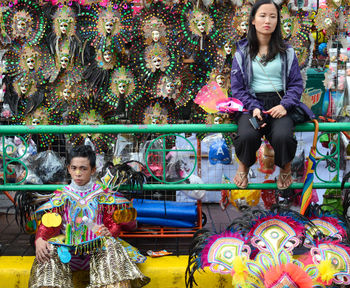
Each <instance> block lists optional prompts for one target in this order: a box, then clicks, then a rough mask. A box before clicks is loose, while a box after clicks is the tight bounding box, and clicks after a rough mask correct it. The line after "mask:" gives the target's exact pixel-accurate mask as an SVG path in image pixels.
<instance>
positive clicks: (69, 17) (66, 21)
mask: <svg viewBox="0 0 350 288" xmlns="http://www.w3.org/2000/svg"><path fill="white" fill-rule="evenodd" d="M75 17H76V16H75V12H74V11H73V9H72V8H71V7H69V6H66V5H63V6H58V8H57V11H56V13H55V14H54V15H53V23H52V24H53V32H54V33H55V35H56V37H58V38H65V37H74V36H75V35H76V20H75Z"/></svg>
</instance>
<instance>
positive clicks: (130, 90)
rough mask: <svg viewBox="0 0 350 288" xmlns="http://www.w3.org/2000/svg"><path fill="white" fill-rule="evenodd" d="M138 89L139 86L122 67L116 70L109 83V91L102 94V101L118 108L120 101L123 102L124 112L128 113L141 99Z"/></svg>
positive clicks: (131, 75)
mask: <svg viewBox="0 0 350 288" xmlns="http://www.w3.org/2000/svg"><path fill="white" fill-rule="evenodd" d="M139 89H140V84H139V83H138V81H137V79H136V78H135V76H134V75H133V73H132V72H131V70H129V69H127V68H126V67H124V66H121V67H119V68H118V69H116V70H115V71H114V72H113V74H112V76H111V78H110V81H109V89H108V91H107V93H105V94H104V96H103V97H104V100H105V101H106V102H107V103H109V104H110V105H113V106H115V107H118V105H119V104H120V101H125V110H126V111H128V110H129V109H130V107H132V106H133V105H134V104H135V103H136V102H137V101H138V100H139V98H140V97H141V95H140V94H138V93H137V91H138V90H139Z"/></svg>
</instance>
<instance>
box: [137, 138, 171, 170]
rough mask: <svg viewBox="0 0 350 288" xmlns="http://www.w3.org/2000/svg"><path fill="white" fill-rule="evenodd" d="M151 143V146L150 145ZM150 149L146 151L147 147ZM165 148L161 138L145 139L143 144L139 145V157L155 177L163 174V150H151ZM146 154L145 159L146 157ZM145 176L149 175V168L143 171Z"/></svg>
mask: <svg viewBox="0 0 350 288" xmlns="http://www.w3.org/2000/svg"><path fill="white" fill-rule="evenodd" d="M151 143H152V146H151V147H150V145H151ZM149 148H150V149H151V151H149V153H148V154H147V155H146V153H147V149H149ZM162 149H165V147H163V141H162V139H158V140H157V141H154V142H153V140H151V141H146V142H145V143H144V144H143V145H141V147H140V159H141V161H140V162H141V163H142V164H144V165H146V166H148V168H149V169H150V170H151V172H152V174H153V175H154V176H156V177H162V176H163V151H153V150H162ZM146 156H147V159H146ZM143 172H144V173H145V175H146V176H147V177H149V176H151V174H150V172H149V170H148V169H147V168H145V169H144V171H143Z"/></svg>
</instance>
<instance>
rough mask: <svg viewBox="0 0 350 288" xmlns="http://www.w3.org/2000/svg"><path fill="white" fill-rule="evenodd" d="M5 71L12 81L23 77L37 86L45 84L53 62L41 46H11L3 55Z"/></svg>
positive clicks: (53, 64) (52, 67)
mask: <svg viewBox="0 0 350 288" xmlns="http://www.w3.org/2000/svg"><path fill="white" fill-rule="evenodd" d="M4 58H5V61H6V67H7V68H6V71H7V73H8V75H9V76H10V77H14V80H17V79H19V78H20V77H22V76H23V75H26V76H27V77H29V78H31V79H34V80H35V81H36V82H38V83H39V84H45V83H46V79H47V78H49V76H50V73H51V71H52V69H54V67H55V62H54V59H53V58H52V56H51V55H50V53H49V51H48V50H47V49H45V47H41V46H28V45H24V46H22V47H19V46H18V45H13V46H12V47H11V49H9V50H7V52H6V53H5V55H4Z"/></svg>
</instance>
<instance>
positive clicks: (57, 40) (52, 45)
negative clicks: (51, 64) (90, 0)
mask: <svg viewBox="0 0 350 288" xmlns="http://www.w3.org/2000/svg"><path fill="white" fill-rule="evenodd" d="M55 9H56V10H55ZM51 11H53V12H52V13H50V14H49V17H50V18H52V31H51V32H50V33H48V36H47V37H46V41H47V44H48V47H49V49H50V53H51V54H52V55H54V56H55V55H57V54H58V53H59V52H60V49H61V47H62V46H63V45H67V46H68V49H69V54H70V55H73V57H76V58H77V57H79V56H80V50H81V48H82V44H81V40H80V39H79V36H78V28H77V20H76V17H77V16H76V14H77V13H79V11H80V6H79V4H77V3H76V2H71V3H70V5H69V6H68V5H65V4H61V3H60V4H58V5H57V6H56V7H55V6H52V9H51ZM66 43H67V44H66Z"/></svg>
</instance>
